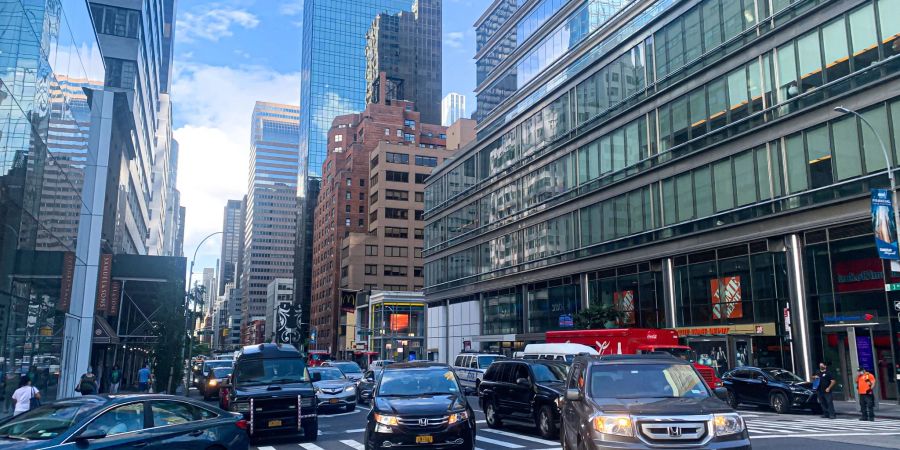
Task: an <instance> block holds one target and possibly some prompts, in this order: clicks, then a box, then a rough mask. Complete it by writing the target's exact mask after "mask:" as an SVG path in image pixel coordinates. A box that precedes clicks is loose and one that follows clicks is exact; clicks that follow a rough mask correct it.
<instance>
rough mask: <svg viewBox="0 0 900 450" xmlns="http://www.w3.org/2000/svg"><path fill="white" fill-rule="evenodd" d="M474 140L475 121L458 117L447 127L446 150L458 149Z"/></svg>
mask: <svg viewBox="0 0 900 450" xmlns="http://www.w3.org/2000/svg"><path fill="white" fill-rule="evenodd" d="M474 140H475V121H474V120H472V119H465V118H463V119H459V120H457V121H456V122H453V123H452V124H451V125H450V126H449V127H447V150H459V149H461V148H463V147H465V146H466V145H469V143H470V142H472V141H474Z"/></svg>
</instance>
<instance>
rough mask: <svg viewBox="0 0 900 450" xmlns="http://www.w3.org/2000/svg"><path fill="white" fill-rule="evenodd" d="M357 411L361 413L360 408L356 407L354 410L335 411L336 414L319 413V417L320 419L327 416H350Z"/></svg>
mask: <svg viewBox="0 0 900 450" xmlns="http://www.w3.org/2000/svg"><path fill="white" fill-rule="evenodd" d="M357 413H359V410H358V409H354V410H353V411H348V412H342V413H335V414H319V418H320V419H327V418H329V417H341V416H349V415H350V414H357Z"/></svg>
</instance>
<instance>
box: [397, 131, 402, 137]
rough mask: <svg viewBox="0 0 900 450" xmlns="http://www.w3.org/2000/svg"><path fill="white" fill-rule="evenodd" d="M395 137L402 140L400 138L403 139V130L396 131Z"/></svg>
mask: <svg viewBox="0 0 900 450" xmlns="http://www.w3.org/2000/svg"><path fill="white" fill-rule="evenodd" d="M397 137H398V138H402V137H403V130H400V129H398V130H397Z"/></svg>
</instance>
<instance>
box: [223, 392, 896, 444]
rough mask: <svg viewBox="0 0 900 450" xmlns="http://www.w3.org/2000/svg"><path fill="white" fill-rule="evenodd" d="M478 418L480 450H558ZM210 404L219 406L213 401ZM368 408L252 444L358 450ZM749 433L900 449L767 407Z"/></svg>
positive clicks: (776, 439)
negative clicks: (314, 429) (305, 438)
mask: <svg viewBox="0 0 900 450" xmlns="http://www.w3.org/2000/svg"><path fill="white" fill-rule="evenodd" d="M469 401H470V402H471V404H472V405H473V407H474V408H475V414H476V416H477V420H478V422H477V423H478V432H477V437H476V440H477V442H478V446H477V448H478V449H482V450H501V449H521V450H545V449H546V450H550V449H560V448H561V447H560V445H559V442H558V441H550V440H546V439H541V438H540V437H539V436H538V435H537V433H536V432H535V431H534V430H531V429H528V428H526V427H516V426H507V427H504V428H503V429H498V430H494V429H491V428H488V427H487V425H486V424H485V421H484V413H483V412H482V411H481V410H480V408H479V407H478V406H477V405H478V398H477V397H471V396H470V397H469ZM210 403H211V404H217V403H216V402H215V401H211V402H210ZM368 411H369V409H368V407H366V406H363V405H359V406H357V407H356V409H355V410H354V411H352V412H349V413H348V412H343V411H328V410H322V411H320V412H319V439H318V440H317V441H316V442H298V440H297V439H295V438H280V439H264V440H260V441H256V442H253V443H252V445H251V449H256V450H287V449H291V450H296V449H297V448H298V447H299V448H302V449H306V450H346V449H350V448H353V449H362V448H364V447H363V441H364V435H365V426H366V415H367V414H368ZM740 412H741V413H742V415H743V416H744V419H745V420H746V422H747V427H748V428H749V430H750V439H751V441H752V442H753V448H754V449H816V450H831V449H854V450H866V449H886V448H890V449H900V420H895V419H876V422H860V421H859V420H857V417H856V416H839V417H838V418H837V419H834V420H828V419H822V418H820V417H818V416H817V415H813V414H810V413H796V414H787V415H779V414H775V413H773V412H771V411H768V410H766V409H762V408H760V409H757V408H753V407H749V408H741V409H740Z"/></svg>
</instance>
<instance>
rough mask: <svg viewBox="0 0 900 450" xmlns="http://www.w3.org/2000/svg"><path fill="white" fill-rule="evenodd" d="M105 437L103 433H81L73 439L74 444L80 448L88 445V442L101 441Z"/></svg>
mask: <svg viewBox="0 0 900 450" xmlns="http://www.w3.org/2000/svg"><path fill="white" fill-rule="evenodd" d="M105 437H106V433H103V432H100V431H97V432H90V433H82V434H80V435H78V436H76V437H75V443H76V444H78V445H80V446H85V445H88V443H89V442H90V441H93V440H97V439H103V438H105Z"/></svg>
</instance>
